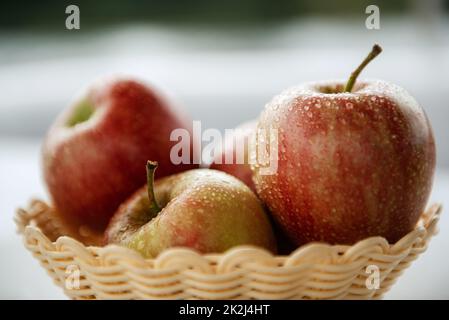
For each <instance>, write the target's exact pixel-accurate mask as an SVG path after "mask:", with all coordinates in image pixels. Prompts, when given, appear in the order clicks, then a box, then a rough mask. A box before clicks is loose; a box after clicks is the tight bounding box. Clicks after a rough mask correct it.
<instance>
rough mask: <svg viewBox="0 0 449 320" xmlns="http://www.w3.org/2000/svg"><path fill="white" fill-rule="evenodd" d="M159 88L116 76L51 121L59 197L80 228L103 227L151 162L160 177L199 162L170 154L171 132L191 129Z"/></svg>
mask: <svg viewBox="0 0 449 320" xmlns="http://www.w3.org/2000/svg"><path fill="white" fill-rule="evenodd" d="M190 126H191V124H190V121H188V120H187V119H186V118H185V117H182V116H181V115H180V113H179V111H178V110H177V109H175V108H174V107H173V106H172V105H171V104H169V103H168V102H167V100H166V99H165V98H164V97H163V96H162V95H161V94H160V93H159V92H158V91H157V90H156V89H154V88H152V87H150V86H148V85H145V84H143V83H141V82H139V81H136V80H133V79H119V78H115V79H110V80H108V81H103V82H101V83H100V82H99V83H97V84H95V85H93V86H91V87H90V88H89V90H88V91H87V93H86V94H84V95H82V96H81V97H80V98H78V99H77V101H76V102H75V103H73V104H72V105H71V106H70V107H69V108H68V109H67V110H65V111H64V112H63V113H62V114H61V115H60V116H59V117H58V118H57V120H56V121H55V123H54V124H53V125H52V127H51V128H50V130H49V132H48V134H47V136H46V138H45V141H44V144H43V149H42V157H43V161H42V162H43V174H44V179H45V182H46V184H47V187H48V190H49V193H50V195H51V198H52V201H53V203H54V205H55V207H56V208H57V210H58V211H59V213H60V214H61V215H62V217H63V218H64V220H65V221H67V222H68V224H69V225H70V226H72V227H73V228H74V229H75V230H78V229H79V228H80V227H81V226H82V227H84V228H82V229H81V230H93V231H101V232H102V231H103V230H104V228H105V227H106V225H107V223H108V221H109V219H110V217H111V216H112V214H113V213H114V212H115V210H116V209H117V207H118V206H119V205H120V204H121V203H122V202H123V201H124V200H125V199H126V198H128V197H129V196H130V194H132V193H133V192H134V191H136V190H137V189H138V188H139V187H140V186H141V185H142V184H144V183H145V163H146V161H147V159H149V158H150V159H156V160H157V161H158V162H159V163H160V168H159V169H160V170H159V171H158V176H159V177H163V176H166V175H169V174H172V173H176V172H180V171H183V170H186V169H188V168H192V166H186V165H174V164H172V162H171V161H170V148H171V147H172V145H174V144H175V143H176V142H172V141H170V133H171V131H172V130H174V129H177V128H187V129H188V130H190Z"/></svg>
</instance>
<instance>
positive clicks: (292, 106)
mask: <svg viewBox="0 0 449 320" xmlns="http://www.w3.org/2000/svg"><path fill="white" fill-rule="evenodd" d="M380 52H381V48H380V47H379V46H377V45H375V46H374V47H373V50H372V52H371V53H370V54H369V55H368V57H367V58H366V59H365V60H364V61H363V63H362V64H361V65H360V67H359V68H357V69H356V71H354V72H353V73H352V74H351V77H350V79H349V80H348V82H347V84H346V85H345V83H344V82H342V81H323V82H316V83H306V84H303V85H299V86H296V87H293V88H290V89H287V90H286V91H284V92H282V93H281V94H280V95H278V96H276V97H275V98H273V100H272V101H271V102H270V103H269V104H268V105H267V106H266V108H265V110H264V111H263V113H262V115H261V117H260V119H259V122H258V128H259V129H264V130H271V129H277V132H278V144H279V147H278V149H277V156H278V168H277V171H276V172H275V173H274V174H272V175H263V174H261V172H260V171H261V170H260V167H259V166H258V165H257V164H255V165H253V166H252V169H253V174H254V182H255V185H256V188H257V193H258V195H259V197H260V198H261V199H262V201H264V202H265V203H266V204H267V206H268V208H269V209H270V211H271V212H272V214H273V216H274V218H275V220H276V221H277V223H278V224H279V225H280V226H281V227H282V228H283V230H284V231H285V232H286V233H287V235H288V236H289V237H290V238H291V239H292V240H293V241H294V242H295V243H296V244H297V245H300V244H303V243H307V242H310V241H323V242H328V243H331V244H353V243H355V242H357V241H359V240H362V239H364V238H366V237H370V236H382V237H385V238H386V239H387V240H388V241H389V242H390V243H395V242H396V241H398V240H399V239H401V238H402V237H403V236H404V235H406V234H407V233H408V232H409V231H411V230H412V229H413V228H414V227H415V225H416V223H417V221H418V219H419V217H420V215H421V213H422V212H423V210H424V209H425V205H426V202H427V200H428V197H429V193H430V191H431V186H432V181H433V175H434V169H435V142H434V137H433V133H432V128H431V125H430V123H429V120H428V119H427V117H426V114H425V112H424V110H423V109H422V108H421V107H420V106H419V105H418V103H417V102H416V101H415V99H414V98H413V97H412V96H411V95H410V94H409V93H407V92H406V91H405V90H404V89H402V88H400V87H399V86H396V85H393V84H391V83H387V82H385V81H374V80H372V81H368V80H363V81H359V82H357V83H356V79H357V76H358V75H359V73H360V72H361V70H362V69H363V68H364V67H365V65H366V64H367V63H368V62H369V61H370V60H372V59H373V58H374V57H375V56H376V55H377V54H379V53H380Z"/></svg>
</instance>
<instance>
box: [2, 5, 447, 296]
mask: <svg viewBox="0 0 449 320" xmlns="http://www.w3.org/2000/svg"><path fill="white" fill-rule="evenodd" d="M70 4H75V5H77V6H78V7H79V9H80V29H79V30H67V29H66V25H65V20H66V18H67V16H68V14H66V13H65V10H66V7H67V6H68V5H70ZM368 5H377V6H378V7H379V9H380V29H378V30H370V29H368V28H367V27H366V25H365V20H366V19H367V18H368V16H369V14H367V13H365V10H366V7H367V6H368ZM374 42H377V43H379V44H381V45H382V47H383V48H384V53H382V55H381V56H380V57H379V58H377V59H376V60H375V61H374V62H372V63H371V64H370V66H368V67H367V68H366V70H365V71H364V72H363V75H362V77H365V78H380V79H385V80H387V81H391V82H393V83H396V84H398V85H400V86H402V87H404V88H406V89H407V90H408V91H409V92H410V93H411V94H412V95H413V96H414V97H415V98H416V99H417V100H418V102H419V103H420V104H421V105H422V106H423V107H424V109H425V110H426V112H427V114H428V116H429V118H430V120H431V123H432V125H433V128H434V132H435V137H436V141H437V152H438V160H437V161H438V169H437V174H436V179H435V185H434V191H433V194H432V199H431V201H439V202H444V201H445V200H447V199H449V135H448V130H447V121H448V120H449V105H448V101H449V1H447V0H446V1H443V0H431V1H418V0H399V1H394V2H393V1H386V0H385V1H356V0H343V1H338V2H337V1H320V0H304V1H301V0H294V1H290V0H281V1H270V0H248V1H239V0H227V1H210V0H191V1H181V0H179V1H175V0H166V1H140V0H128V1H126V2H124V1H118V0H111V1H95V2H94V1H87V0H82V1H70V2H67V1H58V2H57V3H55V2H54V1H49V0H44V1H34V2H31V1H30V2H29V3H28V2H24V1H8V2H5V3H2V8H1V10H0V92H1V102H0V209H1V212H0V260H1V262H2V263H1V264H0V298H7V299H15V298H26V299H28V298H43V299H54V298H58V299H59V298H64V296H63V295H62V293H61V291H60V290H59V289H58V288H56V287H55V286H54V285H53V284H52V283H51V281H50V278H48V277H47V276H46V275H45V274H44V271H43V270H41V269H40V268H39V267H38V265H37V263H36V262H35V261H34V260H32V258H31V257H30V255H29V253H28V252H26V251H25V249H24V248H23V247H22V245H21V240H20V238H19V237H18V236H17V235H16V234H15V227H14V224H13V222H12V216H13V214H14V211H15V209H16V208H17V207H18V206H23V205H26V203H27V201H28V200H29V199H30V197H32V196H38V197H43V198H46V194H45V189H44V187H43V184H42V181H41V177H40V171H39V147H40V143H41V141H42V138H43V135H44V134H45V132H46V130H47V128H48V126H49V125H50V124H51V122H52V121H53V119H54V118H55V116H56V115H57V114H58V113H59V112H60V111H61V110H62V109H63V108H64V107H66V106H67V105H68V104H69V103H70V101H71V100H72V99H73V98H74V96H76V94H77V93H78V92H79V91H80V90H81V89H83V88H84V87H86V86H87V85H89V83H91V82H92V81H93V80H95V79H97V78H98V77H101V76H105V75H111V74H125V75H133V76H137V77H140V78H143V79H145V80H147V81H149V82H151V83H153V84H155V85H156V86H158V87H161V88H163V89H165V90H166V91H167V92H168V93H169V94H170V95H172V96H173V97H175V98H176V100H177V101H178V103H179V104H180V105H182V106H183V107H184V108H185V109H186V110H187V111H188V112H189V113H190V115H191V117H192V119H194V120H201V121H202V124H203V128H219V129H224V128H233V127H234V126H236V125H237V124H239V123H241V122H243V121H245V120H249V119H252V118H255V117H256V116H257V115H258V114H259V113H260V111H261V110H262V108H263V106H264V104H265V103H267V102H268V101H269V100H270V98H271V97H272V96H273V95H275V94H277V93H279V92H280V91H281V90H282V89H284V88H286V87H288V86H291V85H294V84H298V83H300V82H303V81H310V80H322V79H332V78H347V77H348V75H349V73H350V72H351V71H352V70H353V69H354V68H355V67H356V66H357V65H358V64H359V63H360V61H361V59H362V58H363V57H364V56H365V55H366V54H367V52H368V51H369V50H370V48H371V46H372V44H373V43H374ZM440 227H441V233H440V235H439V236H438V237H437V238H435V239H434V241H433V242H432V244H431V246H430V248H429V251H428V252H427V253H426V254H425V255H424V257H422V258H421V259H420V260H419V261H417V262H416V263H415V264H414V265H413V266H412V268H410V269H409V270H407V272H406V273H405V275H404V276H403V277H402V278H400V280H399V282H398V284H397V285H396V286H394V287H393V289H392V291H391V292H390V293H389V294H387V296H386V298H391V299H396V298H449V271H448V270H449V259H447V258H445V255H446V252H445V251H446V249H445V248H447V246H448V245H449V241H448V238H449V237H448V232H449V219H446V217H445V216H444V215H443V220H442V221H441V224H440ZM429 274H431V275H432V277H429Z"/></svg>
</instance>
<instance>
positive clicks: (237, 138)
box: [210, 120, 257, 192]
mask: <svg viewBox="0 0 449 320" xmlns="http://www.w3.org/2000/svg"><path fill="white" fill-rule="evenodd" d="M256 127H257V120H251V121H247V122H244V123H242V124H241V125H239V126H238V127H237V128H236V129H238V130H239V131H235V135H234V137H233V138H234V142H235V145H238V144H239V143H245V156H244V159H245V161H244V163H237V161H236V159H237V158H236V150H235V147H234V144H227V145H226V146H225V147H224V148H223V149H224V150H223V152H222V153H221V154H218V155H217V156H216V158H215V159H214V161H213V162H212V163H211V165H210V169H215V170H220V171H223V172H226V173H228V174H230V175H232V176H234V177H236V178H238V179H240V180H241V181H243V182H244V183H245V184H246V185H247V186H248V187H249V188H250V189H251V190H252V191H254V192H255V191H256V187H255V185H254V182H253V179H252V175H253V173H252V171H251V166H250V164H249V157H248V154H249V147H248V146H249V142H250V139H251V134H252V133H253V132H254V131H255V129H256ZM230 154H232V155H233V156H232V157H233V158H232V159H234V162H233V163H229V164H226V163H225V156H226V155H228V158H230V156H229V155H230ZM218 159H220V160H221V163H217V162H220V161H217V160H218Z"/></svg>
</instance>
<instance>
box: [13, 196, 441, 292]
mask: <svg viewBox="0 0 449 320" xmlns="http://www.w3.org/2000/svg"><path fill="white" fill-rule="evenodd" d="M440 211H441V206H440V205H433V206H431V207H430V208H429V209H428V210H427V211H426V212H425V213H423V215H422V217H421V220H420V222H419V223H418V226H417V227H416V228H415V230H413V231H412V232H410V233H409V234H407V235H406V236H405V237H403V238H402V239H401V240H400V241H398V242H397V243H396V244H394V245H390V244H388V242H387V241H386V240H385V239H384V238H382V237H372V238H368V239H365V240H363V241H361V242H359V243H357V244H355V245H353V246H331V245H327V244H319V243H314V244H309V245H306V246H303V247H300V248H298V249H297V250H296V251H294V252H292V253H291V254H290V255H288V256H273V255H271V254H270V253H268V252H267V251H265V250H262V249H260V248H255V247H248V246H241V247H236V248H233V249H231V250H229V251H227V252H225V253H224V254H220V255H201V254H198V253H196V252H194V251H192V250H189V249H181V248H173V249H169V250H166V251H164V252H163V253H162V254H161V255H159V256H158V257H157V258H156V259H144V258H142V257H141V256H140V255H139V254H138V253H137V252H134V251H132V250H130V249H127V248H123V247H119V246H106V247H94V246H91V247H86V246H84V245H83V244H82V243H81V242H79V241H77V240H75V239H73V238H71V237H68V236H64V235H65V234H67V233H65V232H64V230H61V224H59V223H57V219H56V218H54V217H55V216H54V212H53V210H52V209H51V207H49V206H48V205H46V204H45V203H44V202H42V201H39V200H34V201H32V202H31V204H30V206H29V208H28V209H27V210H24V209H19V210H18V212H17V215H16V217H15V220H16V223H17V226H18V230H19V233H21V234H23V238H24V242H25V246H26V247H27V248H28V250H29V251H31V252H32V254H33V255H34V256H35V257H36V258H37V259H38V260H39V261H40V263H41V265H42V266H43V267H44V268H45V269H46V270H47V271H48V273H49V275H50V276H51V277H52V278H53V280H54V282H55V283H56V284H57V285H58V286H60V287H61V288H62V289H63V290H64V292H65V293H66V295H67V296H69V297H70V298H74V299H371V298H381V297H382V296H383V295H384V294H385V292H387V291H388V290H389V289H390V287H391V286H392V285H393V283H394V282H395V281H396V279H397V278H398V276H399V275H400V274H401V273H402V272H403V271H404V270H405V269H406V268H407V267H408V266H409V265H410V263H411V262H412V261H413V260H415V259H416V258H417V257H418V255H420V254H421V253H422V252H424V251H425V250H426V248H427V245H428V243H429V240H430V238H431V237H432V236H433V235H434V234H435V233H436V225H437V222H438V219H439V215H440ZM371 265H374V266H376V268H378V269H377V270H378V271H379V272H378V273H377V274H378V275H379V277H378V280H379V282H378V283H379V286H378V288H377V289H376V288H375V287H374V288H373V287H372V286H368V285H367V280H369V277H370V276H371V275H372V273H371V274H370V273H369V272H368V271H367V267H368V266H371ZM74 270H75V271H76V272H77V273H74ZM74 275H77V276H79V279H74V277H73V276H74ZM69 280H70V281H72V282H70V283H69V282H68V281H69ZM74 280H77V281H78V280H79V281H78V282H76V281H75V282H74ZM68 283H69V284H70V285H68ZM73 284H74V285H73Z"/></svg>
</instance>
